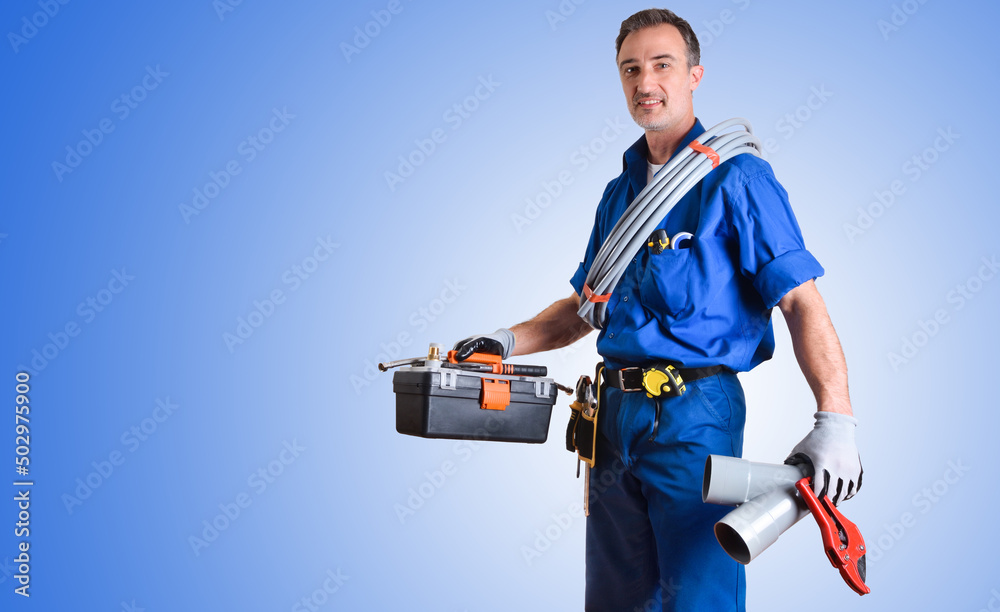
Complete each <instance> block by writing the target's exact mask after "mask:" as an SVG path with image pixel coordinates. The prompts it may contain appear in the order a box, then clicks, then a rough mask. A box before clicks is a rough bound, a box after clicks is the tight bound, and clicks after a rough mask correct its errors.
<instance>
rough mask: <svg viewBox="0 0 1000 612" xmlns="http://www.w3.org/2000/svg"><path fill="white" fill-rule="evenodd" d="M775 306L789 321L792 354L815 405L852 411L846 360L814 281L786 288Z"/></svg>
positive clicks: (843, 411) (832, 409) (822, 407)
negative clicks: (809, 389) (785, 293)
mask: <svg viewBox="0 0 1000 612" xmlns="http://www.w3.org/2000/svg"><path fill="white" fill-rule="evenodd" d="M778 307H779V308H780V309H781V313H782V315H784V317H785V321H786V322H787V323H788V331H789V334H790V335H791V337H792V347H793V349H794V350H795V358H796V360H797V361H798V362H799V368H801V370H802V374H803V375H805V378H806V381H807V382H808V383H809V387H810V388H811V389H812V392H813V395H814V396H815V397H816V405H817V407H818V409H819V410H821V411H829V412H839V413H842V414H847V415H851V414H852V410H851V399H850V395H849V392H848V389H847V362H846V360H845V359H844V351H843V349H842V348H841V346H840V340H839V339H838V338H837V332H836V331H834V329H833V323H832V322H831V321H830V315H829V314H828V313H827V310H826V304H825V303H824V302H823V297H822V296H821V295H820V294H819V291H818V290H817V289H816V285H815V283H813V282H812V281H809V282H808V283H803V284H802V285H800V286H798V287H796V288H795V289H793V290H791V291H789V292H788V294H787V295H785V297H783V298H782V299H781V301H780V302H778Z"/></svg>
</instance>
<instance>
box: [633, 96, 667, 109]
mask: <svg viewBox="0 0 1000 612" xmlns="http://www.w3.org/2000/svg"><path fill="white" fill-rule="evenodd" d="M659 104H663V100H660V99H649V98H647V99H645V100H639V102H638V105H639V107H640V108H652V107H654V106H657V105H659Z"/></svg>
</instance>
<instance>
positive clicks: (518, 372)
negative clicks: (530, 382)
mask: <svg viewBox="0 0 1000 612" xmlns="http://www.w3.org/2000/svg"><path fill="white" fill-rule="evenodd" d="M456 353H457V351H448V362H449V363H478V364H483V365H488V366H490V367H491V368H492V372H493V373H494V374H507V375H508V376H543V377H544V376H547V375H548V373H549V369H548V368H546V367H545V366H536V365H521V364H519V363H503V360H502V359H501V357H500V355H493V354H492V353H473V354H472V355H470V356H469V358H468V359H466V360H465V361H459V360H458V359H457V358H456V357H455V355H456Z"/></svg>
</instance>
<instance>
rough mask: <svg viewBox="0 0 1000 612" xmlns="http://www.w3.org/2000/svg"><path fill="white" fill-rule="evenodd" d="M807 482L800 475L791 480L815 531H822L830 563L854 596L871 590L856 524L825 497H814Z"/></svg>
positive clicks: (863, 549)
mask: <svg viewBox="0 0 1000 612" xmlns="http://www.w3.org/2000/svg"><path fill="white" fill-rule="evenodd" d="M811 481H812V479H811V478H808V477H806V478H803V479H802V480H800V481H798V482H796V483H795V488H796V489H798V491H799V495H801V496H802V500H803V501H805V502H806V506H808V507H809V510H810V511H811V512H812V515H813V517H814V518H815V519H816V523H818V524H819V531H820V533H821V534H823V547H824V548H825V549H826V554H827V556H828V557H829V558H830V562H831V563H832V564H833V566H834V567H835V568H837V569H838V570H840V575H841V577H843V579H844V582H846V583H847V586H849V587H851V588H852V589H854V591H855V592H856V593H857V594H858V595H866V594H868V593H871V592H872V590H871V589H870V588H868V585H866V584H865V539H864V538H863V537H861V532H860V531H859V530H858V528H857V526H856V525H855V524H854V523H852V522H851V521H849V520H847V519H846V518H844V515H843V514H841V513H840V511H839V510H837V508H836V506H834V505H833V502H831V501H830V498H829V497H827V496H826V495H824V496H823V498H822V499H818V498H817V497H816V494H815V493H813V490H812V486H810V483H811Z"/></svg>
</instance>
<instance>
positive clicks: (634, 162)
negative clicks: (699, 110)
mask: <svg viewBox="0 0 1000 612" xmlns="http://www.w3.org/2000/svg"><path fill="white" fill-rule="evenodd" d="M704 133H705V128H704V127H702V125H701V121H699V120H698V118H697V117H696V118H695V120H694V125H693V126H691V129H690V130H688V133H687V135H686V136H684V139H683V140H681V142H680V145H678V147H677V150H676V151H674V154H673V156H671V159H673V157H676V156H677V154H678V153H680V152H681V151H682V150H683V149H684V147H686V146H688V145H689V144H691V143H692V142H693V141H694V139H695V138H697V137H699V136H701V135H702V134H704ZM647 155H649V145H647V144H646V134H643V135H642V136H640V137H639V140H636V141H635V142H634V143H633V144H632V146H631V147H629V148H628V150H627V151H625V154H624V155H622V172H625V173H627V174H628V180H629V182H630V183H631V184H632V190H633V192H634V193H636V194H638V193H639V192H640V191H642V188H643V187H645V186H646V156H647Z"/></svg>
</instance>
